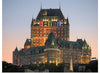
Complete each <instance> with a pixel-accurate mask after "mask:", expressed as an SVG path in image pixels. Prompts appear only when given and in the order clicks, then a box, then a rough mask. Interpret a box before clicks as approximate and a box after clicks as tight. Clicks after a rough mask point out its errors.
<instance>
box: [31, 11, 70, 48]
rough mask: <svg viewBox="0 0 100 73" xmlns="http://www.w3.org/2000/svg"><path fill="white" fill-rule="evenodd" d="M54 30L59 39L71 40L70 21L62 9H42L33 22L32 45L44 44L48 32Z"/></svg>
mask: <svg viewBox="0 0 100 73" xmlns="http://www.w3.org/2000/svg"><path fill="white" fill-rule="evenodd" d="M51 32H53V33H54V35H55V38H56V39H58V40H66V41H69V21H68V18H67V19H65V17H64V16H63V14H62V12H61V9H41V10H40V12H39V14H38V16H37V17H36V19H33V18H32V23H31V47H37V46H44V45H45V42H46V40H47V38H48V34H49V33H51Z"/></svg>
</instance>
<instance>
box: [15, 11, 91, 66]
mask: <svg viewBox="0 0 100 73" xmlns="http://www.w3.org/2000/svg"><path fill="white" fill-rule="evenodd" d="M69 26H70V25H69V21H68V18H67V19H65V17H64V16H63V14H62V12H61V9H40V12H39V14H38V16H37V17H36V19H32V22H31V39H27V40H26V42H25V45H24V48H23V49H21V50H19V51H18V48H17V47H16V49H15V51H13V63H14V64H16V65H28V64H37V65H38V64H40V63H46V62H48V63H56V65H57V64H58V63H62V62H63V63H70V59H71V58H72V62H73V63H81V64H86V63H89V61H90V59H91V48H90V47H89V45H88V44H87V42H86V40H82V39H77V40H76V41H70V40H69Z"/></svg>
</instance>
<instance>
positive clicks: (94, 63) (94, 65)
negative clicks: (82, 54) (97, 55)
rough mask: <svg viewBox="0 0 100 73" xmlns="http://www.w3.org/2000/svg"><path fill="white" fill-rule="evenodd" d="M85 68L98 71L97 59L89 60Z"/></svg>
mask: <svg viewBox="0 0 100 73" xmlns="http://www.w3.org/2000/svg"><path fill="white" fill-rule="evenodd" d="M86 69H90V70H91V71H92V72H98V60H92V61H90V62H89V64H88V65H87V66H86Z"/></svg>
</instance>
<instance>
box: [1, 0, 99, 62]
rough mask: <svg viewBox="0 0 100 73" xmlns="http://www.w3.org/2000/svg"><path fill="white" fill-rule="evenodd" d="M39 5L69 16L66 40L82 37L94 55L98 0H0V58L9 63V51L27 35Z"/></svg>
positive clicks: (10, 58)
mask: <svg viewBox="0 0 100 73" xmlns="http://www.w3.org/2000/svg"><path fill="white" fill-rule="evenodd" d="M41 5H42V8H43V9H44V8H45V9H47V8H52V9H55V8H59V6H60V5H61V10H62V13H63V15H64V17H65V18H67V17H68V18H69V23H70V41H76V40H77V39H78V38H79V39H83V40H84V39H85V40H86V41H87V43H88V44H89V45H90V47H91V50H92V57H97V58H98V0H2V60H3V61H7V62H9V63H12V62H13V58H12V57H13V51H14V50H15V48H16V46H17V47H18V50H20V49H22V48H23V47H24V43H25V41H26V39H27V38H30V35H31V28H30V27H31V20H32V18H36V16H37V15H38V13H39V11H40V7H41Z"/></svg>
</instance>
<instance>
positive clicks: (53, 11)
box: [37, 9, 64, 19]
mask: <svg viewBox="0 0 100 73" xmlns="http://www.w3.org/2000/svg"><path fill="white" fill-rule="evenodd" d="M45 12H47V15H45V16H58V17H59V18H61V19H64V16H63V14H62V11H61V10H60V9H41V10H40V12H39V14H38V16H37V19H39V18H41V17H42V16H44V15H43V14H44V13H45Z"/></svg>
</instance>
